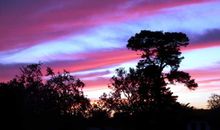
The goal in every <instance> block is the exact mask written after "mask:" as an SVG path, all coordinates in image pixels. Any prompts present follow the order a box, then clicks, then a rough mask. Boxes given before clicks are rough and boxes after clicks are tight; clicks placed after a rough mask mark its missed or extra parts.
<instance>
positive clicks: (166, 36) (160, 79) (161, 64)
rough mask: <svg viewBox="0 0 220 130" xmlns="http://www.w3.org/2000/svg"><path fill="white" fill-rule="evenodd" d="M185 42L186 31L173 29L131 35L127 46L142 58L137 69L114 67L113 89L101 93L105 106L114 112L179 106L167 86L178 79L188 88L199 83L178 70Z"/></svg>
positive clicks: (155, 109)
mask: <svg viewBox="0 0 220 130" xmlns="http://www.w3.org/2000/svg"><path fill="white" fill-rule="evenodd" d="M188 42H189V39H188V37H187V36H186V35H185V34H183V33H176V32H174V33H170V32H165V33H164V32H161V31H155V32H153V31H146V30H144V31H141V32H140V33H137V34H135V36H132V37H131V38H130V39H129V40H128V44H127V48H128V49H131V50H134V51H138V53H140V55H141V58H142V59H141V60H140V61H139V62H138V64H137V67H136V69H133V68H130V69H129V71H128V72H127V71H125V70H124V69H123V68H119V69H117V70H116V73H117V75H116V76H113V77H112V78H111V82H112V84H111V85H110V86H109V87H110V88H111V89H112V90H113V92H112V93H110V94H109V95H107V96H102V100H103V101H105V102H106V104H108V105H106V106H109V109H112V110H114V111H118V112H120V111H123V112H129V113H133V112H143V111H152V110H154V111H157V110H163V109H171V108H173V107H174V106H176V105H179V104H178V103H177V102H176V99H177V97H176V96H173V93H172V92H171V91H170V90H169V88H168V87H167V85H168V84H175V83H177V82H179V83H183V84H185V86H186V87H188V88H189V89H191V90H194V89H195V88H196V87H197V86H198V85H197V84H196V83H195V81H194V79H191V77H190V75H189V74H188V73H186V72H183V71H179V70H178V68H179V66H180V63H181V61H182V59H183V57H182V56H181V50H180V49H181V47H185V46H187V45H188V44H189V43H188ZM103 97H104V98H103Z"/></svg>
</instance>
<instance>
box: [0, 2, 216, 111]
mask: <svg viewBox="0 0 220 130" xmlns="http://www.w3.org/2000/svg"><path fill="white" fill-rule="evenodd" d="M219 14H220V0H0V45H1V46H0V81H1V82H5V81H8V80H10V79H12V78H13V77H14V76H15V75H16V74H18V71H19V67H21V66H23V65H26V64H30V63H39V62H42V63H43V66H50V67H51V68H53V69H54V70H55V71H56V72H57V71H62V70H63V69H66V70H68V71H69V72H71V74H73V75H76V76H77V77H79V78H80V79H81V80H83V81H84V82H85V83H86V87H85V88H84V90H85V94H86V95H87V96H88V97H89V98H92V99H96V98H98V97H99V96H100V95H101V94H102V93H103V92H109V89H108V87H107V86H108V84H109V83H110V81H109V79H110V77H112V75H114V70H115V69H116V68H118V67H126V68H128V67H135V65H136V63H137V61H138V60H139V56H138V55H136V52H133V51H130V50H127V49H126V44H127V40H128V39H129V38H130V37H131V36H133V35H135V33H139V32H140V31H141V30H152V31H165V32H166V31H169V32H184V33H186V34H187V36H188V37H189V39H190V45H189V46H188V47H187V48H183V50H182V51H183V56H184V57H185V59H184V60H183V62H182V63H181V67H180V69H181V70H184V71H186V72H189V73H190V74H191V75H192V77H193V78H195V79H196V82H197V83H198V84H199V87H198V88H197V89H196V90H195V91H190V90H188V89H187V88H186V87H184V86H182V85H179V84H178V85H176V86H172V88H171V90H172V91H173V92H174V94H175V95H178V96H179V98H178V101H179V102H181V103H190V104H191V105H192V106H195V107H197V108H206V107H207V103H206V102H207V100H208V97H209V96H210V95H211V94H212V93H217V94H220V16H219Z"/></svg>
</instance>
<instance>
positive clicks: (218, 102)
mask: <svg viewBox="0 0 220 130" xmlns="http://www.w3.org/2000/svg"><path fill="white" fill-rule="evenodd" d="M208 108H210V109H212V110H220V95H218V94H212V95H211V96H210V97H209V100H208Z"/></svg>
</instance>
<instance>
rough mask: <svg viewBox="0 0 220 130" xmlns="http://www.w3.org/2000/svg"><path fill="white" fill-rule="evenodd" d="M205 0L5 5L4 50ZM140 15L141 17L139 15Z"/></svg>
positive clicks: (2, 28)
mask: <svg viewBox="0 0 220 130" xmlns="http://www.w3.org/2000/svg"><path fill="white" fill-rule="evenodd" d="M200 2H202V1H200V0H199V1H198V0H197V1H184V2H181V1H176V0H174V1H173V0H172V1H169V2H149V1H148V2H138V1H137V3H129V2H128V1H126V0H120V1H118V0H113V1H85V0H83V1H71V0H68V1H65V3H64V2H60V1H56V0H55V1H51V0H47V1H41V0H40V1H38V2H34V1H33V0H30V1H28V0H23V1H19V2H15V3H11V2H5V3H4V2H3V3H2V6H1V12H2V13H1V15H0V19H1V21H0V27H1V30H0V36H1V40H0V44H1V45H2V46H1V48H0V50H1V51H2V50H7V49H15V48H24V47H30V46H32V45H35V44H38V43H41V42H44V41H48V40H52V39H56V38H60V37H62V36H66V35H68V34H73V33H77V34H78V33H81V32H83V31H85V30H86V29H89V28H92V27H95V26H99V25H102V24H107V23H112V22H113V23H117V22H121V21H126V20H129V19H133V18H134V17H139V15H140V14H142V15H144V16H146V13H147V14H150V15H151V14H153V12H155V11H158V10H160V9H164V8H169V7H175V6H180V5H186V4H194V3H200ZM137 14H138V15H137Z"/></svg>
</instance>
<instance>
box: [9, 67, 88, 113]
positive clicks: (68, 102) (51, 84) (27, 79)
mask: <svg viewBox="0 0 220 130" xmlns="http://www.w3.org/2000/svg"><path fill="white" fill-rule="evenodd" d="M20 70H21V74H20V75H18V76H16V78H15V79H14V80H13V82H11V83H13V85H14V86H15V85H21V86H24V88H25V98H24V100H25V109H26V110H25V111H26V112H27V114H28V115H30V116H32V115H44V116H46V115H48V116H51V115H60V114H63V115H66V114H68V115H74V116H84V115H85V113H86V109H87V108H88V107H89V106H90V103H89V99H87V98H86V97H85V96H84V94H83V91H82V88H83V87H84V83H83V82H82V81H81V80H80V79H77V78H75V77H74V76H72V75H70V73H69V72H67V71H65V70H64V72H63V73H59V72H58V74H55V73H54V72H53V70H52V69H51V68H49V67H48V68H47V75H46V76H48V78H49V79H47V80H45V81H44V82H43V79H42V78H43V73H42V71H41V64H31V65H27V66H24V67H22V68H20Z"/></svg>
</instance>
